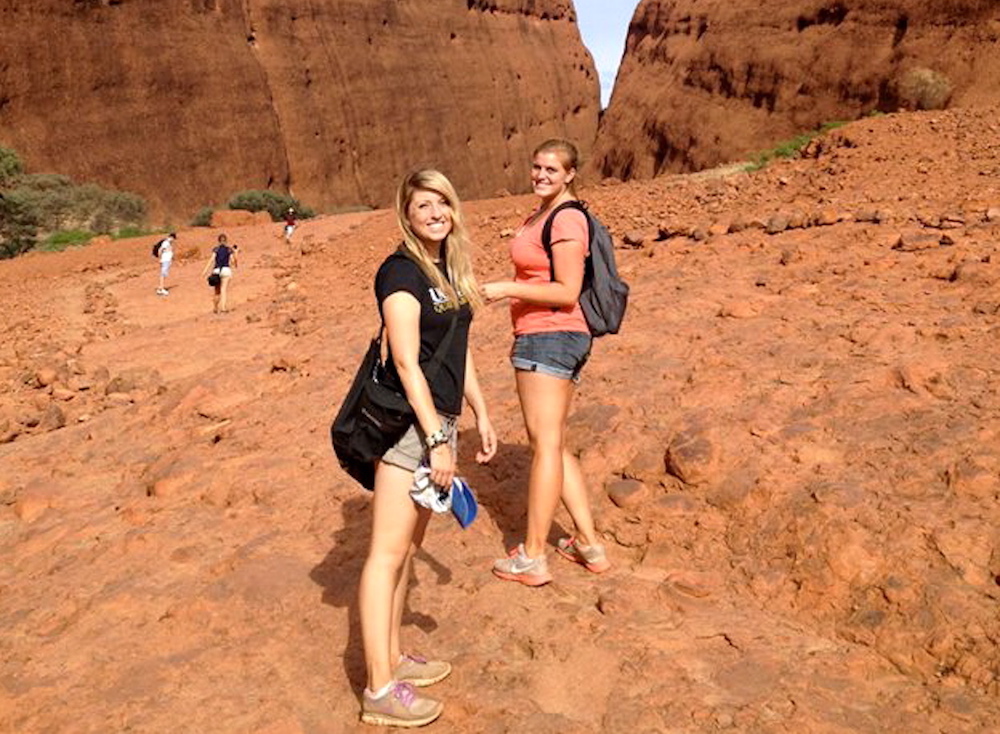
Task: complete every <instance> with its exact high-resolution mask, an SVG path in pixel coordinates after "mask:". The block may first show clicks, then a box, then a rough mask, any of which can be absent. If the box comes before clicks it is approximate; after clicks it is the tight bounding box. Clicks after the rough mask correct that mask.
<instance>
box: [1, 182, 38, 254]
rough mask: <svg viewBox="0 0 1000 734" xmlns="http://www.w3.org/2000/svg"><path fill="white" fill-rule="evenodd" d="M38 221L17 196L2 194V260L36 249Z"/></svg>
mask: <svg viewBox="0 0 1000 734" xmlns="http://www.w3.org/2000/svg"><path fill="white" fill-rule="evenodd" d="M37 235H38V219H37V217H36V215H35V213H34V211H33V210H32V209H31V207H30V206H29V205H27V204H25V202H24V201H22V200H21V199H20V197H18V196H17V194H12V193H9V192H8V193H5V194H0V259H7V258H11V257H17V256H18V255H20V254H22V253H25V252H27V251H28V250H31V249H33V248H34V247H35V244H36V242H37V240H36V237H37Z"/></svg>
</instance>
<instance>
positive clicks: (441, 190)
mask: <svg viewBox="0 0 1000 734" xmlns="http://www.w3.org/2000/svg"><path fill="white" fill-rule="evenodd" d="M417 191H433V192H434V193H436V194H440V195H441V196H443V197H444V199H445V201H446V202H448V206H449V207H450V208H451V232H450V233H449V234H448V237H447V238H446V239H445V241H444V242H443V243H442V247H444V256H445V264H446V265H447V270H448V277H449V279H450V282H446V281H445V279H444V277H443V276H442V275H441V271H440V270H439V269H438V267H437V265H435V264H434V261H433V260H431V258H430V255H428V254H427V248H426V247H424V244H423V242H421V241H420V238H419V237H417V236H416V235H415V234H414V233H413V228H412V227H411V226H410V220H409V217H407V209H409V207H410V201H411V200H412V199H413V194H414V193H416V192H417ZM396 220H397V221H398V222H399V228H400V230H402V232H403V244H402V245H401V248H402V249H403V251H404V252H405V253H406V255H407V256H408V257H409V258H410V259H411V260H413V261H414V262H415V263H416V264H417V265H418V266H419V267H420V270H421V271H422V272H423V273H424V275H426V276H427V279H428V280H430V281H431V283H433V284H434V286H435V287H436V288H439V289H441V290H442V291H443V292H445V293H447V294H448V297H449V298H451V299H452V301H453V302H454V303H456V304H457V303H459V298H458V294H459V293H461V294H462V296H464V298H465V299H466V300H467V301H468V303H469V306H470V307H471V308H472V310H473V311H475V310H476V309H478V308H479V307H480V306H482V305H483V298H482V296H481V295H480V293H479V284H478V283H477V282H476V276H475V275H474V274H473V272H472V258H471V257H470V255H469V249H470V248H471V244H470V242H469V236H468V233H467V231H466V229H465V221H464V220H463V218H462V205H461V202H460V201H459V200H458V194H457V193H456V192H455V187H454V186H452V185H451V181H449V180H448V178H447V177H446V176H445V175H444V174H443V173H441V172H440V171H436V170H434V169H431V168H425V169H421V170H418V171H414V172H413V173H411V174H409V175H408V176H406V177H405V178H404V179H403V181H402V182H401V183H400V184H399V189H398V190H397V191H396Z"/></svg>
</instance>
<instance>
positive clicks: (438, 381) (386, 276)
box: [375, 251, 472, 415]
mask: <svg viewBox="0 0 1000 734" xmlns="http://www.w3.org/2000/svg"><path fill="white" fill-rule="evenodd" d="M439 267H440V268H441V272H442V273H445V272H446V270H445V265H444V263H443V262H442V263H441V264H440V265H439ZM397 291H406V292H407V293H411V294H412V295H413V297H414V298H416V299H417V301H419V302H420V366H421V367H422V368H424V369H426V368H427V362H429V361H430V359H431V357H432V356H434V352H435V351H436V350H437V348H438V345H439V344H440V343H441V342H442V341H443V340H444V337H445V335H446V334H447V333H448V327H449V326H450V325H451V321H452V319H453V318H454V317H455V309H456V308H458V323H457V324H456V326H455V333H454V334H453V335H452V338H451V344H450V345H449V347H448V351H447V352H446V353H445V355H444V359H443V361H442V364H441V369H440V370H438V373H437V375H436V376H435V377H434V379H433V381H428V385H429V387H430V389H431V395H432V396H433V398H434V407H435V408H437V409H438V410H439V411H440V412H442V413H448V414H451V415H458V414H459V413H461V412H462V397H463V394H464V392H465V354H466V349H467V348H468V345H469V325H470V324H471V323H472V309H471V308H469V304H468V301H467V300H466V298H465V296H463V295H462V294H459V304H455V303H454V302H453V301H452V300H451V299H449V298H448V297H447V295H446V294H444V293H442V292H441V291H440V290H438V289H437V288H435V287H434V286H433V285H432V284H431V282H430V281H429V280H428V279H427V277H426V276H425V275H424V274H423V272H422V271H421V270H420V267H419V266H418V265H417V264H416V263H415V262H414V261H413V260H411V259H410V258H409V257H407V256H406V255H405V254H403V253H402V252H400V251H396V252H394V253H393V254H392V255H390V256H389V257H387V258H386V260H385V262H383V263H382V265H381V267H379V269H378V274H377V275H376V276H375V297H376V298H377V299H378V309H379V313H380V314H381V313H382V304H383V302H384V301H385V299H386V298H388V297H389V296H391V295H392V294H393V293H396V292H397ZM385 380H386V383H387V384H388V385H390V386H392V387H394V388H395V389H397V390H399V391H400V392H403V386H402V383H401V382H400V380H399V373H398V372H397V371H396V364H395V362H394V361H393V359H392V352H391V351H390V352H389V357H388V359H387V360H386V376H385Z"/></svg>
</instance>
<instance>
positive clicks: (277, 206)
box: [226, 189, 316, 222]
mask: <svg viewBox="0 0 1000 734" xmlns="http://www.w3.org/2000/svg"><path fill="white" fill-rule="evenodd" d="M226 206H228V207H229V208H230V209H243V210H244V211H248V212H263V211H266V212H267V213H268V214H270V215H271V219H272V220H273V221H275V222H279V221H281V220H282V219H284V217H285V212H286V211H288V209H289V207H291V208H292V209H294V210H295V213H296V214H297V215H298V217H299V219H309V218H311V217H314V216H316V212H314V211H313V210H312V209H311V208H310V207H308V206H305V205H304V204H301V203H299V201H298V199H295V198H293V197H291V196H289V195H287V194H279V193H276V192H274V191H269V190H266V189H264V190H261V189H248V190H247V191H240V192H237V193H235V194H233V195H232V196H231V197H230V199H229V203H228V204H227V205H226Z"/></svg>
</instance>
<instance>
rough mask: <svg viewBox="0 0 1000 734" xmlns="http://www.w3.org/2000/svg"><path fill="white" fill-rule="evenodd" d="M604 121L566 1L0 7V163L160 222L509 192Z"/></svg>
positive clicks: (251, 0)
mask: <svg viewBox="0 0 1000 734" xmlns="http://www.w3.org/2000/svg"><path fill="white" fill-rule="evenodd" d="M554 49H558V53H556V52H555V51H554ZM599 104H600V103H599V92H598V82H597V77H596V74H595V72H594V66H593V61H592V59H591V58H590V55H589V54H588V53H587V51H586V50H585V48H584V47H583V45H582V42H581V40H580V35H579V31H578V28H577V25H576V21H575V14H574V11H573V6H572V3H571V2H570V1H569V0H419V1H418V0H404V1H402V2H389V1H386V0H380V1H374V0H325V1H324V2H310V1H309V0H155V1H154V0H77V1H76V2H73V3H66V2H59V1H57V0H33V2H30V3H29V2H23V1H21V2H15V0H0V145H3V146H6V147H11V148H14V149H15V150H17V151H18V152H19V153H20V154H21V155H22V157H23V158H24V159H25V160H26V161H27V162H28V164H29V167H30V168H31V169H32V170H35V171H59V172H62V173H68V174H70V175H73V176H75V177H78V178H80V179H87V180H94V181H96V182H99V183H101V184H104V185H107V186H113V187H116V188H122V189H127V190H131V191H135V192H137V193H140V194H142V195H143V196H145V197H147V199H148V200H149V201H150V202H151V204H152V206H153V209H154V212H156V213H157V214H159V213H164V214H166V215H169V216H172V217H174V218H186V217H189V216H190V215H191V214H192V213H194V212H195V211H196V210H197V209H198V208H200V207H201V206H204V205H212V204H219V203H221V202H224V201H225V200H226V198H227V197H228V196H229V195H230V194H231V193H232V192H234V191H237V190H240V189H244V188H266V187H274V188H276V189H279V190H284V189H290V190H291V191H292V193H293V194H294V195H295V196H297V197H299V198H300V199H302V200H303V201H306V202H308V203H309V204H312V205H314V206H317V207H321V208H327V209H329V208H334V207H339V206H349V205H356V204H362V205H371V206H378V205H385V204H387V203H388V202H389V200H390V198H391V195H392V191H393V188H394V185H395V182H396V180H397V179H398V177H399V176H400V175H401V174H402V173H403V172H404V171H405V170H407V169H409V168H411V167H413V166H414V165H422V164H430V165H435V166H438V167H441V168H442V169H444V170H445V171H446V172H447V173H449V174H450V175H451V176H452V178H453V179H454V181H455V183H456V185H457V186H458V188H459V191H460V192H461V193H462V194H463V196H464V197H466V198H471V197H482V196H487V195H492V194H494V193H496V192H498V191H500V190H503V189H508V190H511V191H517V190H521V189H523V188H524V185H525V180H526V176H525V161H526V160H527V157H528V155H529V153H530V150H531V148H532V147H533V146H534V145H535V144H537V142H538V141H539V140H541V139H543V138H544V137H546V136H551V135H555V134H558V135H565V136H569V137H572V138H574V139H577V140H579V141H581V143H582V144H583V146H584V147H585V148H587V147H589V144H590V142H591V141H592V140H593V138H594V133H595V131H596V128H597V115H598V109H599Z"/></svg>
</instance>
